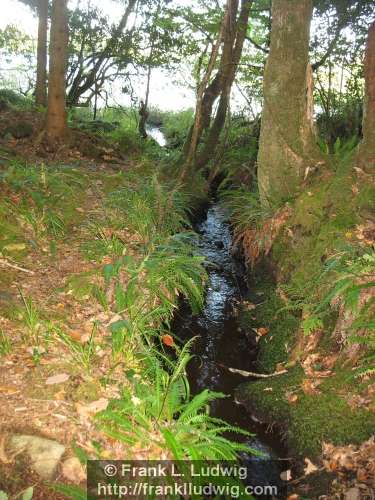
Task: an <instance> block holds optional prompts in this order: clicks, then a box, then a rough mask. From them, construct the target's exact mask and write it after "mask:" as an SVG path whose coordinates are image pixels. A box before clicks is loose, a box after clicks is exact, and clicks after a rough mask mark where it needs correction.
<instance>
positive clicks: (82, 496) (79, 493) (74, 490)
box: [49, 483, 87, 500]
mask: <svg viewBox="0 0 375 500" xmlns="http://www.w3.org/2000/svg"><path fill="white" fill-rule="evenodd" d="M49 486H50V488H51V489H52V490H54V491H57V492H58V493H62V494H63V495H65V496H66V498H70V499H72V500H87V492H86V490H84V489H83V488H81V487H79V486H74V485H72V484H62V483H53V484H50V485H49Z"/></svg>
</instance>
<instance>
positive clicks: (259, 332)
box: [255, 326, 270, 337]
mask: <svg viewBox="0 0 375 500" xmlns="http://www.w3.org/2000/svg"><path fill="white" fill-rule="evenodd" d="M255 331H256V332H257V335H260V336H261V337H263V336H264V335H267V333H268V332H269V331H270V329H269V328H266V327H265V326H261V327H260V328H256V329H255Z"/></svg>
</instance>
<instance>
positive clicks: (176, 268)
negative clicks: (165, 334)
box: [104, 233, 206, 354]
mask: <svg viewBox="0 0 375 500" xmlns="http://www.w3.org/2000/svg"><path fill="white" fill-rule="evenodd" d="M202 263H203V259H202V257H200V256H197V255H196V254H195V251H194V248H193V246H192V245H191V237H189V234H187V233H182V234H176V235H173V236H170V237H169V238H166V239H165V240H164V242H163V243H161V244H159V245H156V246H155V247H153V248H152V250H151V251H150V252H149V253H147V254H146V255H145V257H144V259H143V260H141V261H140V262H136V261H134V259H131V258H129V257H124V258H123V259H120V260H119V261H117V263H116V264H115V265H107V266H105V268H104V276H105V279H106V282H107V283H108V284H109V283H110V282H112V283H113V286H114V290H115V300H116V307H117V311H118V313H119V314H123V315H124V321H123V322H120V323H117V324H116V325H113V326H112V341H113V349H114V352H115V354H116V353H118V352H119V351H121V350H122V349H124V347H125V346H126V345H127V344H126V340H127V339H128V336H130V337H131V338H134V337H135V338H139V336H141V337H142V338H143V339H144V340H145V341H146V342H150V340H149V337H150V336H154V335H155V334H157V333H158V327H159V328H160V326H161V325H162V323H163V322H165V321H168V320H169V319H170V318H171V317H172V315H173V312H174V310H175V308H176V299H177V296H178V295H179V294H181V295H183V296H184V297H186V298H187V299H188V301H189V303H190V304H191V307H192V309H193V311H197V310H199V309H200V308H201V307H202V304H203V293H204V288H203V284H204V279H205V276H206V274H205V271H204V268H203V265H202ZM121 269H124V270H126V272H127V274H128V276H129V279H128V281H127V282H126V286H125V287H124V285H123V283H122V280H121ZM145 311H147V312H145Z"/></svg>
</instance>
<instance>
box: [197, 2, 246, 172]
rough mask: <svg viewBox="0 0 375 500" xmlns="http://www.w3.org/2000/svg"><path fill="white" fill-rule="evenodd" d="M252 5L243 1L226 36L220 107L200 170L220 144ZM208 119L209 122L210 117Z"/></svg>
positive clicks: (207, 141)
mask: <svg viewBox="0 0 375 500" xmlns="http://www.w3.org/2000/svg"><path fill="white" fill-rule="evenodd" d="M251 4H252V0H242V4H241V10H240V14H239V17H238V21H237V22H236V18H235V16H236V12H234V13H233V16H234V19H233V20H232V23H231V25H230V26H229V28H230V31H229V32H228V33H227V34H226V36H225V39H224V50H223V57H222V60H221V68H220V69H221V81H220V100H219V106H218V109H217V112H216V115H215V119H214V121H213V124H212V126H211V128H210V130H209V133H208V137H207V140H206V142H205V145H204V148H203V151H202V152H201V154H200V155H199V156H198V158H197V160H196V168H198V169H199V168H203V167H204V166H205V165H206V164H207V163H208V161H209V160H210V159H211V158H212V156H213V154H214V152H215V149H216V146H217V144H218V142H219V139H220V134H221V131H222V129H223V127H224V123H225V120H226V116H227V110H228V104H229V100H230V93H231V90H232V85H233V82H234V78H235V76H236V71H237V67H238V64H239V62H240V59H241V54H242V48H243V44H244V41H245V37H246V32H247V26H248V22H249V15H250V8H251ZM237 8H238V6H236V11H237ZM211 110H212V105H211ZM207 118H208V120H209V117H207Z"/></svg>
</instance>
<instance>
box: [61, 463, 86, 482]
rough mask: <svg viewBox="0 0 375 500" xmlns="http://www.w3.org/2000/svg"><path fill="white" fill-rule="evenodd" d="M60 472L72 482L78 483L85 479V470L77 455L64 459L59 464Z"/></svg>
mask: <svg viewBox="0 0 375 500" xmlns="http://www.w3.org/2000/svg"><path fill="white" fill-rule="evenodd" d="M61 472H62V474H63V476H64V477H65V478H66V479H68V481H71V482H72V483H76V484H80V483H82V482H83V481H86V472H85V470H84V468H83V466H82V464H81V462H80V461H79V460H78V458H77V457H72V458H68V459H67V460H65V462H63V463H62V465H61Z"/></svg>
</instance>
